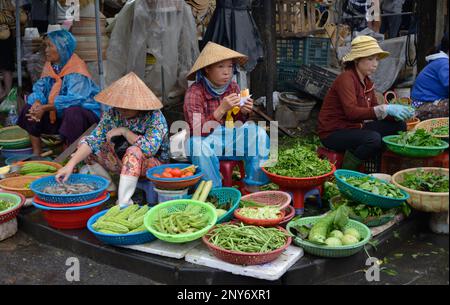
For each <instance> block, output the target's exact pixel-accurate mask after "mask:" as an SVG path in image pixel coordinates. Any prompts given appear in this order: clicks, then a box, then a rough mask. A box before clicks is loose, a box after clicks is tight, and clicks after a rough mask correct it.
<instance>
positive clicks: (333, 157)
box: [317, 147, 344, 169]
mask: <svg viewBox="0 0 450 305" xmlns="http://www.w3.org/2000/svg"><path fill="white" fill-rule="evenodd" d="M317 154H318V155H319V157H320V158H322V159H327V160H328V161H330V162H331V163H334V165H335V166H336V169H339V168H341V167H342V162H343V160H344V153H340V152H337V151H334V150H331V149H328V148H325V147H319V148H317Z"/></svg>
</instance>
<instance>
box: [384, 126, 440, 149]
mask: <svg viewBox="0 0 450 305" xmlns="http://www.w3.org/2000/svg"><path fill="white" fill-rule="evenodd" d="M392 142H394V143H397V144H401V145H410V146H419V147H439V146H442V144H441V140H439V139H437V138H435V137H434V136H433V135H432V134H431V133H429V132H427V131H426V130H425V129H417V130H415V131H409V132H404V131H400V132H399V136H398V137H395V138H393V139H392Z"/></svg>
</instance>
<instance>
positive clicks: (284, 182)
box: [261, 162, 336, 189]
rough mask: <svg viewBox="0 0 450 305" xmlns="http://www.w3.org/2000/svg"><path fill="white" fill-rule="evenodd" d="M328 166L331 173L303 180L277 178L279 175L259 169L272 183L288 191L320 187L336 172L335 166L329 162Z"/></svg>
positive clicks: (284, 177)
mask: <svg viewBox="0 0 450 305" xmlns="http://www.w3.org/2000/svg"><path fill="white" fill-rule="evenodd" d="M330 165H331V171H330V172H329V173H326V174H324V175H321V176H315V177H305V178H292V177H286V176H279V175H276V174H273V173H271V172H269V171H268V170H267V169H265V168H264V167H261V169H262V170H263V172H264V173H265V174H266V175H267V177H269V179H270V180H271V181H272V182H273V183H275V184H278V185H279V186H281V187H285V188H289V189H292V188H301V189H312V188H314V187H316V186H319V185H322V184H323V183H324V182H325V181H326V180H328V179H329V178H330V177H331V176H332V175H333V174H334V172H335V171H336V166H334V164H333V163H331V162H330Z"/></svg>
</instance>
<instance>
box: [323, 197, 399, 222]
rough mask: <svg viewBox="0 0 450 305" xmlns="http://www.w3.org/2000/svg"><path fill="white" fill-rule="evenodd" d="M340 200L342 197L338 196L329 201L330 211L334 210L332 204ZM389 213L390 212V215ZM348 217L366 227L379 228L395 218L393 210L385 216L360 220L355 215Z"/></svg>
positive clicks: (360, 218)
mask: <svg viewBox="0 0 450 305" xmlns="http://www.w3.org/2000/svg"><path fill="white" fill-rule="evenodd" d="M341 198H342V197H341V196H340V195H337V196H334V197H333V198H331V199H330V200H329V204H330V209H331V210H334V203H336V202H339V201H340V200H341ZM390 211H392V213H391V212H390ZM349 217H350V219H353V220H356V221H359V222H361V223H363V224H365V225H366V226H368V227H379V226H382V225H384V224H387V223H388V222H389V221H391V220H393V219H394V218H395V210H393V209H389V210H387V211H386V214H383V215H380V216H370V217H366V218H362V217H359V216H357V215H350V216H349Z"/></svg>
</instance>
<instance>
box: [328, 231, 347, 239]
mask: <svg viewBox="0 0 450 305" xmlns="http://www.w3.org/2000/svg"><path fill="white" fill-rule="evenodd" d="M342 236H344V233H342V232H341V231H339V230H333V231H331V233H330V234H329V235H328V237H336V238H339V239H341V238H342Z"/></svg>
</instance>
